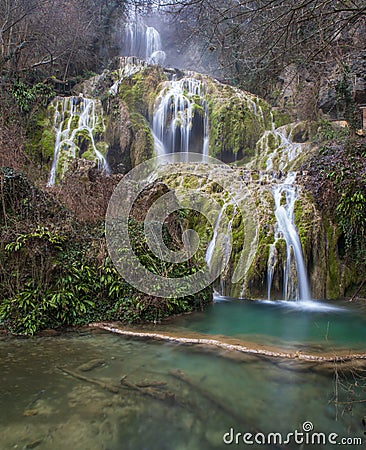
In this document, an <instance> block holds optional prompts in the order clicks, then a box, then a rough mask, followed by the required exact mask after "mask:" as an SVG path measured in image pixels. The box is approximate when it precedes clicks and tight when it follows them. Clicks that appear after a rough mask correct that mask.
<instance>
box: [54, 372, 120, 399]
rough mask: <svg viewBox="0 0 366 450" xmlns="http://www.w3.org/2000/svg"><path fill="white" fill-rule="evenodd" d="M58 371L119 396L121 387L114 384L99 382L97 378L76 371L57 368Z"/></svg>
mask: <svg viewBox="0 0 366 450" xmlns="http://www.w3.org/2000/svg"><path fill="white" fill-rule="evenodd" d="M57 369H58V370H61V371H62V372H65V373H66V374H67V375H70V376H72V377H74V378H76V379H78V380H81V381H85V382H87V383H91V384H94V385H96V386H99V387H101V388H102V389H105V390H106V391H108V392H112V394H118V393H119V392H120V390H119V387H118V386H116V385H114V384H109V383H105V382H104V381H101V380H97V379H96V378H90V377H86V376H85V375H82V374H81V373H78V372H75V371H74V370H70V369H65V368H64V367H57Z"/></svg>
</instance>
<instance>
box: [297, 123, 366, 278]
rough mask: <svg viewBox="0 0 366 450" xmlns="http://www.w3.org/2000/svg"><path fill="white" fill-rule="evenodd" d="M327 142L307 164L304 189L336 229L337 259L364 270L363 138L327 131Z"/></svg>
mask: <svg viewBox="0 0 366 450" xmlns="http://www.w3.org/2000/svg"><path fill="white" fill-rule="evenodd" d="M326 129H327V130H328V131H327V136H326V137H327V138H328V140H327V141H326V142H323V143H322V144H321V145H320V148H319V150H318V152H317V153H315V154H314V155H313V156H312V157H311V158H310V159H309V161H308V162H306V163H305V164H304V165H303V167H302V168H303V169H304V170H307V172H308V174H307V178H308V182H307V188H308V189H309V190H310V191H311V193H312V195H313V198H314V199H315V201H316V203H317V206H318V208H319V209H320V210H321V211H322V212H323V214H324V215H325V216H326V217H327V218H330V219H331V220H333V221H334V222H335V223H336V224H337V225H338V228H339V237H338V241H337V251H338V256H339V257H340V258H341V259H343V260H348V261H349V262H350V263H354V264H356V267H357V270H358V271H360V270H363V271H365V268H366V138H365V137H361V136H357V135H354V134H349V135H348V136H346V135H345V133H344V132H341V135H339V132H338V133H337V132H336V133H335V132H334V131H332V130H331V129H330V128H329V127H327V128H326Z"/></svg>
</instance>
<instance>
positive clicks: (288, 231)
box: [267, 172, 311, 300]
mask: <svg viewBox="0 0 366 450" xmlns="http://www.w3.org/2000/svg"><path fill="white" fill-rule="evenodd" d="M295 179H296V172H289V173H288V175H287V177H286V179H285V180H284V181H283V182H281V181H280V180H278V179H277V180H275V181H276V184H275V185H274V187H273V190H272V192H273V198H274V201H275V210H274V214H275V217H276V226H275V242H274V243H273V244H271V246H270V252H269V258H268V270H267V280H268V300H270V299H271V284H272V280H273V273H274V267H275V265H276V264H277V255H276V253H277V251H276V242H277V241H278V240H279V239H284V240H285V242H286V253H287V257H286V263H285V265H284V268H283V271H284V277H283V279H284V281H283V299H284V300H290V299H296V300H309V299H311V294H310V288H309V282H308V277H307V273H306V268H305V262H304V257H303V253H302V249H301V243H300V238H299V235H298V232H297V229H296V226H295V223H294V207H295V201H296V199H297V198H298V194H297V188H296V185H295ZM293 263H294V264H293ZM294 265H295V266H294Z"/></svg>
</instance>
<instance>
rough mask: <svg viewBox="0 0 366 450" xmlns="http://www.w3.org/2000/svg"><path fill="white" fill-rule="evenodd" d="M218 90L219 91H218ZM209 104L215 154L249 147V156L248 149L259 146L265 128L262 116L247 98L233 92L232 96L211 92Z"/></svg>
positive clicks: (211, 144) (235, 152) (211, 143)
mask: <svg viewBox="0 0 366 450" xmlns="http://www.w3.org/2000/svg"><path fill="white" fill-rule="evenodd" d="M215 94H216V95H217V92H215ZM221 95H222V93H221ZM208 105H209V112H210V149H211V154H213V155H214V156H220V155H221V154H222V153H224V152H229V153H232V154H238V153H239V152H242V153H243V154H244V153H245V151H246V154H247V155H246V156H249V154H250V152H248V149H250V150H254V149H255V144H256V142H257V141H258V139H259V137H260V135H261V134H262V132H263V125H262V124H261V119H260V117H259V116H258V115H255V114H254V113H253V111H252V110H251V109H250V108H248V106H247V104H246V101H245V99H244V98H243V99H240V98H239V97H238V96H236V95H235V96H234V95H233V93H232V92H231V96H229V97H228V98H225V97H224V98H222V97H221V98H220V97H219V98H215V97H214V95H212V97H211V96H209V97H208Z"/></svg>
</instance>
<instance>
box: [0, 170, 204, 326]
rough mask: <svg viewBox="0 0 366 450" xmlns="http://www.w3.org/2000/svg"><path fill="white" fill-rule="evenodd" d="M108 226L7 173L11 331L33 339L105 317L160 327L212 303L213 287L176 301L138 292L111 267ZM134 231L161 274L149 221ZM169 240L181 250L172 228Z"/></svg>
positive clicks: (6, 278)
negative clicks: (148, 239)
mask: <svg viewBox="0 0 366 450" xmlns="http://www.w3.org/2000/svg"><path fill="white" fill-rule="evenodd" d="M79 206H80V205H79ZM79 214H80V208H79ZM103 225H104V223H103V220H101V218H100V217H97V220H95V221H94V222H91V221H90V220H86V221H85V220H78V218H77V217H76V216H75V215H74V214H73V213H72V212H70V210H68V209H66V208H65V207H64V206H62V205H61V204H60V203H59V202H58V201H57V199H56V198H54V197H52V195H50V194H47V193H45V192H43V191H41V190H39V189H37V188H36V187H35V186H34V185H32V184H31V183H30V182H29V180H27V179H26V178H25V177H24V176H22V175H21V174H17V173H14V172H13V171H12V170H10V169H3V170H2V173H1V209H0V233H1V246H0V267H1V272H0V298H1V300H0V320H1V323H2V325H3V327H4V328H5V329H6V330H8V331H10V332H12V333H16V334H34V333H35V332H37V331H39V330H41V329H45V328H57V327H61V326H66V325H82V324H86V323H90V322H93V321H102V320H108V321H111V320H121V321H124V322H128V323H135V322H140V321H144V322H155V323H156V322H157V321H160V320H161V319H163V318H165V317H167V316H169V315H172V314H178V313H182V312H188V311H192V310H194V309H197V308H202V307H203V306H204V305H205V304H206V303H208V302H210V301H211V293H210V290H209V289H207V290H205V291H203V292H201V293H200V294H198V295H195V296H189V297H185V298H179V297H175V298H170V299H162V298H156V297H151V296H148V295H146V294H142V293H140V292H137V291H136V290H135V289H133V288H132V287H131V286H130V285H128V284H127V283H126V282H125V281H124V280H123V278H122V277H121V276H120V274H119V273H118V272H117V271H116V269H115V268H114V266H113V264H112V263H111V261H110V259H109V257H108V255H107V250H106V243H105V237H104V227H103ZM131 227H132V229H131V237H132V240H133V246H134V248H135V251H136V253H137V255H138V256H139V258H142V259H143V263H144V264H145V265H146V264H147V266H148V268H149V270H151V271H152V272H155V273H157V270H159V267H158V265H157V264H155V262H154V259H153V257H152V256H151V254H150V252H149V250H148V246H147V243H146V240H145V239H144V234H143V223H142V222H139V221H133V223H131ZM164 236H165V238H166V239H167V243H170V244H171V245H173V246H174V245H175V246H177V245H179V240H177V236H174V235H173V233H172V232H169V230H167V229H165V233H164ZM165 269H166V270H167V272H168V273H169V276H173V277H174V276H181V274H182V273H185V274H189V273H191V272H192V271H193V272H195V271H196V270H198V268H197V266H196V265H195V264H192V263H191V265H188V264H183V265H179V266H178V267H177V268H176V267H173V265H171V267H170V266H169V267H166V268H165ZM177 271H178V272H179V273H177Z"/></svg>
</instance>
